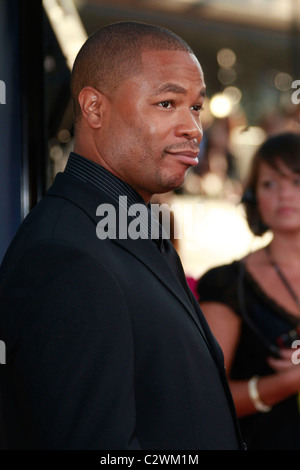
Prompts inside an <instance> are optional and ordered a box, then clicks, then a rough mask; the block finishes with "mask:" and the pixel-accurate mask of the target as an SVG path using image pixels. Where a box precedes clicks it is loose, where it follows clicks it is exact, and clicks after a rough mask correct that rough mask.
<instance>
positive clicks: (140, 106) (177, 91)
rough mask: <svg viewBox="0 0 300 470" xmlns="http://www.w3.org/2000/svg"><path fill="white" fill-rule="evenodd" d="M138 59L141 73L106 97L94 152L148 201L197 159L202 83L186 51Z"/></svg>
mask: <svg viewBox="0 0 300 470" xmlns="http://www.w3.org/2000/svg"><path fill="white" fill-rule="evenodd" d="M142 61H143V71H142V73H141V74H139V75H137V76H134V77H132V78H130V79H127V80H125V81H124V82H123V83H122V84H121V85H120V86H119V87H118V88H117V90H116V92H115V93H114V95H113V96H110V97H109V98H108V102H109V103H108V107H107V110H106V114H105V116H104V119H103V124H102V128H101V140H100V138H99V143H98V144H99V145H98V150H99V153H100V155H101V157H102V160H103V163H104V164H105V166H106V167H107V168H108V169H109V170H110V171H112V172H113V173H114V174H115V175H117V176H118V177H119V178H121V179H123V180H124V181H126V182H127V183H128V184H130V185H131V186H132V187H134V188H135V189H136V190H137V191H138V192H139V193H140V194H141V195H142V197H143V198H144V199H145V200H146V201H148V200H149V199H150V198H151V196H152V194H154V193H162V192H166V191H170V190H172V189H175V188H177V187H179V186H180V185H181V184H182V183H183V181H184V177H185V173H186V171H187V169H188V168H189V167H190V166H192V165H196V164H197V162H198V160H197V154H198V153H199V143H200V141H201V139H202V135H203V133H202V126H201V121H200V111H201V108H202V105H203V101H204V93H205V84H204V77H203V72H202V69H201V67H200V65H199V63H198V61H197V59H196V57H195V56H194V55H191V54H189V53H187V52H183V51H151V50H150V51H145V52H143V54H142Z"/></svg>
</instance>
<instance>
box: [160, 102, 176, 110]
mask: <svg viewBox="0 0 300 470" xmlns="http://www.w3.org/2000/svg"><path fill="white" fill-rule="evenodd" d="M172 104H173V103H172V101H161V102H160V103H158V106H161V107H162V108H166V109H168V108H171V106H172Z"/></svg>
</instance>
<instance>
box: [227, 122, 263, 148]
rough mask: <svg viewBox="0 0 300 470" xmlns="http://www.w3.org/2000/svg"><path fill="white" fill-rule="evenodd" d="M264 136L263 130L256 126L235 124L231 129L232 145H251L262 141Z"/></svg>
mask: <svg viewBox="0 0 300 470" xmlns="http://www.w3.org/2000/svg"><path fill="white" fill-rule="evenodd" d="M265 138H266V133H265V131H264V130H263V129H262V128H261V127H258V126H250V127H247V128H245V126H237V127H235V128H234V129H233V130H232V133H231V140H232V143H233V144H234V145H251V146H252V145H253V146H257V145H260V144H262V143H263V141H264V140H265Z"/></svg>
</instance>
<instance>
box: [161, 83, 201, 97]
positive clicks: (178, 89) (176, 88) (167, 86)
mask: <svg viewBox="0 0 300 470" xmlns="http://www.w3.org/2000/svg"><path fill="white" fill-rule="evenodd" d="M205 91H206V90H205V88H202V89H201V90H200V91H199V97H203V98H205ZM168 92H169V93H181V94H184V93H187V90H186V89H185V88H184V87H182V86H181V85H177V84H176V83H164V84H163V85H161V86H160V87H158V88H156V89H155V90H154V93H153V95H154V96H155V95H160V94H163V93H168Z"/></svg>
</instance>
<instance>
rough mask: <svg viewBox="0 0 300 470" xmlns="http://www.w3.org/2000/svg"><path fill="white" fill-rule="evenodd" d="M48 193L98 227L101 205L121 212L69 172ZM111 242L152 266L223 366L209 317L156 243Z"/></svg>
mask: <svg viewBox="0 0 300 470" xmlns="http://www.w3.org/2000/svg"><path fill="white" fill-rule="evenodd" d="M46 196H52V197H62V198H64V199H67V200H69V201H70V202H72V203H73V204H75V205H77V206H78V207H79V208H80V209H81V210H83V211H84V212H86V213H87V214H88V215H89V217H90V218H91V219H92V220H93V222H94V223H95V226H96V225H97V224H98V222H99V217H97V215H96V211H97V207H98V206H99V205H100V204H111V205H113V206H114V207H115V209H116V211H117V212H118V204H117V202H116V201H115V200H114V199H112V198H110V197H109V196H108V195H107V194H106V193H105V192H103V191H101V190H99V189H98V188H97V187H94V186H93V185H91V184H88V183H85V182H83V181H80V180H77V178H74V177H73V176H70V175H68V174H66V173H59V174H58V175H57V176H56V178H55V180H54V183H53V185H52V186H51V188H50V189H49V190H48V192H47V194H46ZM117 230H118V229H117ZM117 233H118V231H117ZM95 236H96V229H95ZM111 241H112V242H113V243H116V244H118V245H119V246H121V247H122V248H123V249H124V250H126V251H128V252H130V253H131V254H132V255H133V256H134V257H135V258H137V259H138V260H139V261H140V262H142V263H143V264H144V265H145V267H146V268H147V269H149V270H150V271H151V272H152V273H153V274H154V275H155V276H156V277H157V279H159V281H160V282H161V283H162V284H163V285H164V286H165V287H166V288H167V289H168V290H169V291H170V293H171V294H173V295H174V296H175V297H176V298H177V299H178V301H179V302H180V303H181V304H182V305H183V307H184V308H185V309H186V311H187V313H188V314H189V315H190V317H191V318H192V320H193V322H194V323H195V325H196V326H197V328H198V329H199V331H200V333H201V335H202V337H203V339H204V341H205V343H206V345H207V347H208V348H209V350H210V352H211V354H212V355H213V357H214V358H215V360H217V362H218V363H219V365H220V364H221V363H220V360H221V361H222V357H220V354H218V349H219V348H216V347H215V345H216V342H215V340H214V338H213V335H212V334H211V332H210V330H209V328H208V325H207V323H206V320H205V318H204V316H203V313H202V311H201V309H200V307H199V306H198V303H197V301H196V299H194V297H193V294H192V293H191V299H189V298H188V297H187V294H186V292H185V290H184V288H183V286H182V285H181V283H180V281H179V279H178V278H177V276H176V275H175V274H174V272H173V271H172V269H171V268H170V267H169V265H168V264H167V263H166V262H164V260H163V258H162V255H161V253H159V251H158V250H157V248H156V247H155V245H154V243H153V242H152V241H151V240H147V239H137V240H133V239H131V238H129V237H127V238H126V239H117V238H116V239H112V240H111ZM221 356H222V355H221Z"/></svg>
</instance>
